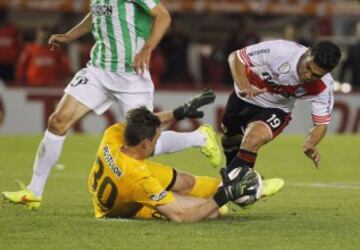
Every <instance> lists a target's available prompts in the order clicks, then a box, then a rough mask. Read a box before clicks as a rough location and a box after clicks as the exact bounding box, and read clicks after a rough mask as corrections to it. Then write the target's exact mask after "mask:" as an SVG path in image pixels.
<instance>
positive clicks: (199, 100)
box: [173, 89, 216, 121]
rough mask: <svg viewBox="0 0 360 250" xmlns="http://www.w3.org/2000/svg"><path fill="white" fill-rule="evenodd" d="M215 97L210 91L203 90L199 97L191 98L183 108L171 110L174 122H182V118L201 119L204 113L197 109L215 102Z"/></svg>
mask: <svg viewBox="0 0 360 250" xmlns="http://www.w3.org/2000/svg"><path fill="white" fill-rule="evenodd" d="M215 98H216V95H215V93H214V92H213V91H212V90H210V89H205V90H203V92H201V93H200V94H199V95H196V96H194V97H193V98H191V100H190V101H188V102H186V103H185V104H184V105H183V106H180V107H178V108H176V109H174V110H173V114H174V117H175V119H176V120H178V121H179V120H182V119H184V118H186V117H187V118H202V117H204V111H199V110H198V108H200V107H202V106H205V105H207V104H210V103H213V102H214V101H215Z"/></svg>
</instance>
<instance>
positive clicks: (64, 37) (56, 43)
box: [49, 13, 92, 49]
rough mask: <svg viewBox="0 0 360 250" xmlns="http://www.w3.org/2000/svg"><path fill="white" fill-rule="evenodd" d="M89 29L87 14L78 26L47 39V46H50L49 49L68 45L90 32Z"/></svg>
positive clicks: (90, 23) (89, 19) (90, 20)
mask: <svg viewBox="0 0 360 250" xmlns="http://www.w3.org/2000/svg"><path fill="white" fill-rule="evenodd" d="M91 27H92V19H91V14H90V13H88V14H87V15H86V16H85V18H84V19H83V20H82V21H81V22H80V23H79V24H77V25H76V26H75V27H74V28H72V29H71V30H70V31H68V32H67V33H65V34H54V35H52V36H51V37H50V39H49V44H50V45H51V49H54V48H56V47H60V45H61V44H68V43H70V42H72V41H74V40H76V39H78V38H80V37H82V36H83V35H85V34H86V33H88V32H90V31H91Z"/></svg>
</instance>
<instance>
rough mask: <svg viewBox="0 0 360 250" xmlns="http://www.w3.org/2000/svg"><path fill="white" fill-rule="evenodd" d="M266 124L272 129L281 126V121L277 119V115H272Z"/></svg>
mask: <svg viewBox="0 0 360 250" xmlns="http://www.w3.org/2000/svg"><path fill="white" fill-rule="evenodd" d="M266 122H267V123H268V124H269V125H270V126H271V127H272V128H277V127H279V126H280V125H281V120H280V119H279V118H278V117H276V114H272V115H271V117H270V118H269V119H267V120H266Z"/></svg>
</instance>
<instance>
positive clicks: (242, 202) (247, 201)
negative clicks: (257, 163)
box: [228, 168, 263, 207]
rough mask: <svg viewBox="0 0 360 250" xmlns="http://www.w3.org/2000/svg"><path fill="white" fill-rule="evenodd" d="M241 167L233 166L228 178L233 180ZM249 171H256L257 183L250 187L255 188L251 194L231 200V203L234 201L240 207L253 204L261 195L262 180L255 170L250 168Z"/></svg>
mask: <svg viewBox="0 0 360 250" xmlns="http://www.w3.org/2000/svg"><path fill="white" fill-rule="evenodd" d="M240 170H241V168H235V169H233V170H232V171H231V172H230V173H229V174H228V176H229V179H230V180H233V179H235V178H236V176H238V175H239V172H240ZM250 171H254V172H255V173H256V178H257V183H256V184H255V185H253V186H252V187H251V188H250V190H251V189H256V193H255V194H252V195H244V196H242V197H240V198H238V199H237V200H235V201H233V203H235V204H236V205H238V206H240V207H246V206H249V205H251V204H254V203H255V202H256V201H257V200H258V199H260V197H261V193H262V190H263V180H262V178H261V176H260V174H259V173H258V172H257V171H255V170H252V169H251V170H250Z"/></svg>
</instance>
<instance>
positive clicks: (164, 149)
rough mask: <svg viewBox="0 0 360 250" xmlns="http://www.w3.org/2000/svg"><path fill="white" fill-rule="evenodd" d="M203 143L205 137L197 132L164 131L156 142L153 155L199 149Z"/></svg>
mask: <svg viewBox="0 0 360 250" xmlns="http://www.w3.org/2000/svg"><path fill="white" fill-rule="evenodd" d="M205 142H206V137H205V135H204V134H203V133H201V132H199V131H198V130H195V131H193V132H189V133H179V132H174V131H164V132H162V133H161V134H160V137H159V139H158V141H157V142H156V146H155V152H154V155H158V154H163V153H174V152H177V151H180V150H184V149H186V148H190V147H201V146H203V145H204V144H205Z"/></svg>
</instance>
